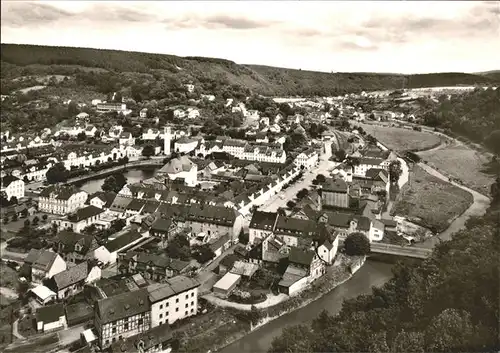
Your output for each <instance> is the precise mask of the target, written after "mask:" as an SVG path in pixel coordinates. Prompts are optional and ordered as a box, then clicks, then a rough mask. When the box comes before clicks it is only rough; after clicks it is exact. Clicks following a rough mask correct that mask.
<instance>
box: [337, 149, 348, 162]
mask: <svg viewBox="0 0 500 353" xmlns="http://www.w3.org/2000/svg"><path fill="white" fill-rule="evenodd" d="M346 157H347V153H346V152H345V150H343V149H340V150H338V151H335V158H336V159H337V162H342V161H343V160H344V159H345V158H346Z"/></svg>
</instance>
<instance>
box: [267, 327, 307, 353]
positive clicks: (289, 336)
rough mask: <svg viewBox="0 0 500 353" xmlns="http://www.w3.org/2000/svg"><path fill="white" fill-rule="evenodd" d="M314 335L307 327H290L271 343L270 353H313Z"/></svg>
mask: <svg viewBox="0 0 500 353" xmlns="http://www.w3.org/2000/svg"><path fill="white" fill-rule="evenodd" d="M312 342H313V339H312V333H311V330H310V329H309V327H307V326H306V325H294V326H288V327H286V328H284V329H283V331H282V333H281V335H280V336H278V337H275V338H274V339H273V341H272V342H271V348H270V349H269V350H268V353H298V352H300V353H313V352H314V349H313V347H312Z"/></svg>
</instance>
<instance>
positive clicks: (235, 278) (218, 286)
mask: <svg viewBox="0 0 500 353" xmlns="http://www.w3.org/2000/svg"><path fill="white" fill-rule="evenodd" d="M240 281H241V276H240V275H237V274H234V273H231V272H229V273H226V274H225V275H224V277H222V278H221V279H220V280H219V281H218V282H217V283H215V285H214V287H213V289H212V290H213V292H214V294H216V295H219V296H222V297H224V298H227V297H229V296H230V295H231V292H232V291H233V290H234V288H236V286H237V285H238V283H240Z"/></svg>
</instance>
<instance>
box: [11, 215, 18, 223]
mask: <svg viewBox="0 0 500 353" xmlns="http://www.w3.org/2000/svg"><path fill="white" fill-rule="evenodd" d="M15 221H17V213H15V214H14V215H13V216H12V222H15Z"/></svg>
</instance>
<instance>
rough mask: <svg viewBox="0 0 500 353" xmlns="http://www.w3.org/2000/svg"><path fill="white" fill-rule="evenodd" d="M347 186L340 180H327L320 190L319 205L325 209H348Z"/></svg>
mask: <svg viewBox="0 0 500 353" xmlns="http://www.w3.org/2000/svg"><path fill="white" fill-rule="evenodd" d="M349 200H350V197H349V185H348V184H347V183H346V182H345V181H344V180H343V179H340V178H337V179H331V178H329V179H327V180H326V182H325V183H323V187H322V189H321V204H322V205H323V206H327V207H336V208H349V202H350V201H349Z"/></svg>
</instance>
